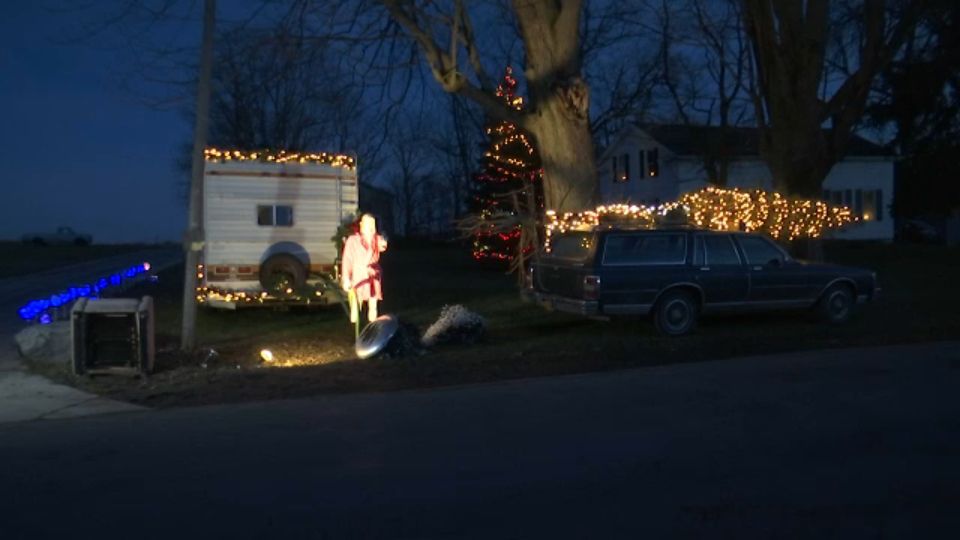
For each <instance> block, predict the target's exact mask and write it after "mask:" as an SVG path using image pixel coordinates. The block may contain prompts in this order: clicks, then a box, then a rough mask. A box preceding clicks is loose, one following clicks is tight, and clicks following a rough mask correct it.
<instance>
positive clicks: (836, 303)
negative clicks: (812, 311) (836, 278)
mask: <svg viewBox="0 0 960 540" xmlns="http://www.w3.org/2000/svg"><path fill="white" fill-rule="evenodd" d="M853 306H854V301H853V290H852V289H851V288H850V286H849V285H834V286H832V287H830V288H829V289H827V291H826V292H825V293H823V296H822V297H821V298H820V302H819V303H818V304H817V311H818V312H819V315H820V319H821V320H822V321H824V322H827V323H830V324H841V323H845V322H847V321H848V320H849V319H850V316H851V315H852V314H853Z"/></svg>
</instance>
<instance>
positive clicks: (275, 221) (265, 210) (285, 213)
mask: <svg viewBox="0 0 960 540" xmlns="http://www.w3.org/2000/svg"><path fill="white" fill-rule="evenodd" d="M257 225H261V226H265V227H292V226H293V207H292V206H286V205H273V204H258V205H257Z"/></svg>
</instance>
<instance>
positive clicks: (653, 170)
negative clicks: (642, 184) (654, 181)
mask: <svg viewBox="0 0 960 540" xmlns="http://www.w3.org/2000/svg"><path fill="white" fill-rule="evenodd" d="M647 176H649V177H650V178H655V177H657V176H660V151H659V149H657V148H653V149H651V150H647Z"/></svg>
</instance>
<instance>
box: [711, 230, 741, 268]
mask: <svg viewBox="0 0 960 540" xmlns="http://www.w3.org/2000/svg"><path fill="white" fill-rule="evenodd" d="M701 239H702V241H703V245H704V251H705V256H704V261H705V262H704V264H705V265H707V266H739V265H740V255H738V254H737V248H736V247H735V246H734V245H733V239H732V238H730V236H728V235H725V234H723V235H703V236H701Z"/></svg>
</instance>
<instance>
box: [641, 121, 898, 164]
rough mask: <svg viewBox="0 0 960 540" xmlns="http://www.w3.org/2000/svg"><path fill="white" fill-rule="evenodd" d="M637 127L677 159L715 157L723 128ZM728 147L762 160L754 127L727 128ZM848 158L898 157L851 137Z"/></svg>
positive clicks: (662, 125)
mask: <svg viewBox="0 0 960 540" xmlns="http://www.w3.org/2000/svg"><path fill="white" fill-rule="evenodd" d="M637 127H639V128H640V129H642V130H643V131H645V132H646V133H647V134H648V135H650V136H651V137H653V138H654V139H655V140H656V141H657V142H659V143H660V144H662V145H664V146H666V147H667V148H668V149H669V150H670V151H671V152H673V153H674V154H676V155H678V156H703V155H706V154H709V153H712V152H711V150H710V148H711V146H714V145H716V144H717V142H718V141H717V137H718V136H719V134H720V128H719V127H717V126H687V125H677V124H637ZM726 129H727V133H726V137H725V139H726V141H725V142H726V147H727V149H728V152H729V154H730V155H733V156H759V155H760V135H759V133H760V132H759V131H758V130H757V128H753V127H732V126H731V127H727V128H726ZM846 155H847V157H851V156H855V157H866V156H884V157H892V156H894V155H895V154H894V153H893V152H892V151H890V150H888V149H886V148H884V147H882V146H880V145H879V144H876V143H873V142H870V141H868V140H867V139H864V138H863V137H860V136H859V135H857V134H852V135H851V136H850V142H849V143H848V144H847V152H846Z"/></svg>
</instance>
